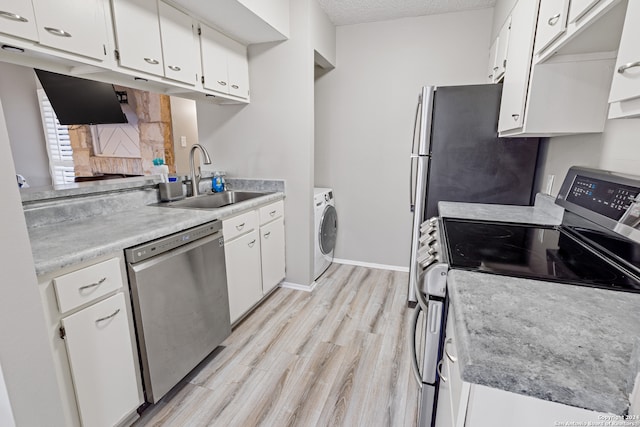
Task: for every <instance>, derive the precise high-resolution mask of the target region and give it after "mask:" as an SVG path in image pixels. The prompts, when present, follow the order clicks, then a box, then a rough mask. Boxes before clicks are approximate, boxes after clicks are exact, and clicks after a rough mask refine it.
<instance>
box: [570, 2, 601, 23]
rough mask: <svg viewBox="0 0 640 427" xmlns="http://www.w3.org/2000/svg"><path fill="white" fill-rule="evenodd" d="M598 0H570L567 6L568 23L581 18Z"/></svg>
mask: <svg viewBox="0 0 640 427" xmlns="http://www.w3.org/2000/svg"><path fill="white" fill-rule="evenodd" d="M599 1H600V0H571V5H570V6H569V24H572V23H574V22H576V21H577V20H578V19H580V18H582V17H583V16H584V14H585V13H587V12H588V11H589V10H591V8H592V7H593V6H595V5H596V4H597V3H598V2H599Z"/></svg>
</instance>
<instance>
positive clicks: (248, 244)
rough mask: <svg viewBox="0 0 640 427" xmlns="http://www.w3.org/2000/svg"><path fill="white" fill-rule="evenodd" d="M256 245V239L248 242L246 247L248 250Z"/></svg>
mask: <svg viewBox="0 0 640 427" xmlns="http://www.w3.org/2000/svg"><path fill="white" fill-rule="evenodd" d="M255 244H256V239H253V240H252V241H250V242H249V243H247V246H249V247H250V248H252V247H253V245H255Z"/></svg>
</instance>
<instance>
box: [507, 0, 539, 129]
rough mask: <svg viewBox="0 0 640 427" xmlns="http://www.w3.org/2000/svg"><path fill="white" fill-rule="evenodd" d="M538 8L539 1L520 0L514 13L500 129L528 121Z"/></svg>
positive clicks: (510, 127) (518, 126) (514, 127)
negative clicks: (528, 95) (529, 89)
mask: <svg viewBox="0 0 640 427" xmlns="http://www.w3.org/2000/svg"><path fill="white" fill-rule="evenodd" d="M537 7H538V2H537V0H519V1H518V3H516V6H515V7H514V8H513V13H512V14H511V31H510V32H509V46H508V48H507V64H508V70H507V72H505V75H504V82H503V87H502V103H501V106H500V118H499V122H498V130H499V131H500V132H504V131H508V130H511V129H517V128H521V127H522V125H523V123H524V114H525V111H524V109H525V102H526V100H527V89H528V87H529V71H530V68H531V58H532V54H533V35H534V33H535V28H536V20H537V16H538V14H537Z"/></svg>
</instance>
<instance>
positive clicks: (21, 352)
mask: <svg viewBox="0 0 640 427" xmlns="http://www.w3.org/2000/svg"><path fill="white" fill-rule="evenodd" d="M3 79H4V75H3ZM6 102H11V99H6V98H2V99H0V194H2V221H0V242H1V243H0V271H2V277H3V279H2V284H1V286H0V325H2V327H0V342H1V343H2V344H1V345H0V366H1V367H2V373H3V376H4V384H5V386H6V390H7V392H8V395H9V402H10V403H11V409H12V411H13V417H14V419H15V423H16V425H18V426H45V425H46V426H63V425H64V424H65V422H64V415H63V412H62V402H61V401H60V396H59V390H58V387H57V381H56V378H55V373H54V365H53V357H52V355H51V348H50V347H49V344H48V340H47V331H46V326H45V320H44V312H43V308H42V303H41V302H40V295H39V292H38V282H37V279H36V273H35V267H34V264H33V256H32V255H31V245H30V244H29V235H28V233H27V225H26V222H25V218H24V213H23V211H22V201H21V199H20V193H19V191H18V186H17V184H16V181H15V167H14V164H13V161H12V155H11V148H10V145H9V134H8V132H7V126H6V123H5V120H7V121H8V120H9V118H7V117H5V115H4V111H3V108H2V105H3V104H4V103H6Z"/></svg>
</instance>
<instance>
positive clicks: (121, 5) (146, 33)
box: [112, 0, 164, 76]
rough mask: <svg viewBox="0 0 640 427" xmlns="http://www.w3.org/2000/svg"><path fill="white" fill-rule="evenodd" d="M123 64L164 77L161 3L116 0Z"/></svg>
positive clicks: (155, 0) (148, 0)
mask: <svg viewBox="0 0 640 427" xmlns="http://www.w3.org/2000/svg"><path fill="white" fill-rule="evenodd" d="M112 6H113V20H114V27H115V35H116V42H117V45H118V55H119V62H120V65H121V66H123V67H127V68H132V69H134V70H139V71H144V72H147V73H150V74H155V75H160V76H162V75H163V74H164V64H163V62H162V43H161V42H160V23H159V20H158V3H157V0H112Z"/></svg>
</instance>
